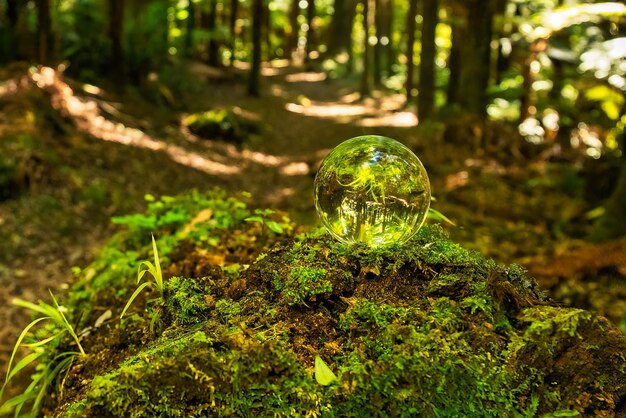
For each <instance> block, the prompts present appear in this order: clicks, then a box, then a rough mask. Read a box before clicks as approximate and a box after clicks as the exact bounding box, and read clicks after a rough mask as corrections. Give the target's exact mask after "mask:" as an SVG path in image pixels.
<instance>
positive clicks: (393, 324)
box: [46, 197, 626, 417]
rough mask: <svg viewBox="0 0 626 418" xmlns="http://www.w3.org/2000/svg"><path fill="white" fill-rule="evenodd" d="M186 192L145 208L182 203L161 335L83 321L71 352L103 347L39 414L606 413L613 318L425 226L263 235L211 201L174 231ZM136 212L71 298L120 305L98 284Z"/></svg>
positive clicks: (141, 251) (611, 399) (617, 362)
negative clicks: (552, 294)
mask: <svg viewBox="0 0 626 418" xmlns="http://www.w3.org/2000/svg"><path fill="white" fill-rule="evenodd" d="M192 200H193V201H194V202H197V201H199V200H201V201H206V200H207V199H205V198H202V197H196V198H194V199H192ZM176 202H177V203H176ZM189 202H190V201H189V200H188V198H185V197H183V198H177V199H175V201H172V202H167V203H166V204H165V205H170V206H169V207H168V208H167V209H165V208H161V209H159V211H160V212H159V213H160V214H161V215H163V213H164V212H162V210H166V211H169V212H174V213H183V210H182V209H176V206H177V205H182V206H183V207H186V208H187V209H185V213H187V220H188V221H186V222H182V223H179V224H177V226H176V227H174V226H173V225H174V224H172V223H171V222H169V221H168V223H167V225H166V224H161V227H159V228H163V229H161V234H160V237H159V239H160V240H161V241H160V242H162V243H163V246H164V247H165V251H164V253H165V256H164V258H163V259H164V262H163V263H164V269H165V271H166V272H175V273H176V274H172V276H173V277H172V278H170V279H169V280H168V281H166V291H165V293H164V299H165V302H164V309H163V310H162V311H161V312H162V313H161V314H160V320H161V322H162V324H161V330H162V332H156V333H153V332H149V330H148V327H149V324H148V321H141V320H139V321H135V322H133V324H132V326H130V325H124V326H119V325H117V326H115V327H113V326H111V327H109V328H107V329H104V328H101V329H97V330H94V332H93V333H92V334H90V335H89V336H86V337H85V339H86V341H85V344H86V346H88V347H89V349H90V350H91V351H90V353H92V354H91V355H92V357H88V358H93V359H97V358H105V357H106V356H109V357H110V356H111V355H112V354H113V356H112V357H113V360H111V361H110V362H109V363H108V366H106V367H104V366H98V365H97V363H96V362H95V361H94V362H93V364H92V363H89V362H87V363H85V364H82V365H79V367H74V368H72V370H71V371H70V373H69V375H68V377H67V379H66V380H65V382H66V383H65V386H64V388H63V392H62V393H59V394H57V395H56V397H54V398H53V397H51V398H50V399H49V400H48V403H47V408H48V410H47V411H46V412H47V413H49V414H50V415H55V416H64V415H65V416H124V417H132V416H254V415H258V416H273V415H276V416H328V417H333V416H337V417H339V416H341V417H344V416H356V415H360V416H424V417H438V416H441V417H448V416H467V417H472V416H481V417H483V416H494V417H499V416H538V415H539V416H540V415H542V414H553V415H554V416H563V414H565V415H567V414H571V413H574V412H576V413H579V414H582V415H585V416H587V415H591V416H592V415H594V414H596V413H605V412H607V411H608V412H611V413H612V412H616V411H618V410H619V409H620V408H623V405H624V402H625V399H626V389H625V386H624V384H623V382H624V381H626V370H625V366H624V354H623V353H624V352H626V338H625V337H624V336H623V335H622V334H621V333H620V332H619V331H618V330H616V329H615V328H613V327H612V326H611V325H609V324H608V322H606V321H604V320H602V319H601V318H598V317H597V316H595V315H593V314H591V313H589V312H586V311H581V310H576V309H570V308H566V307H559V306H555V305H554V304H553V303H552V302H550V301H549V300H546V299H545V298H544V297H543V294H542V292H541V291H540V290H539V289H538V288H537V287H536V285H535V284H534V282H533V281H532V279H530V278H528V277H526V276H525V274H524V271H523V269H522V268H521V267H519V266H498V265H496V264H495V263H494V262H493V261H491V260H488V259H485V258H483V257H481V256H480V255H478V254H476V253H472V252H469V251H466V250H465V249H463V248H461V247H459V246H458V245H456V244H454V243H452V242H450V241H449V240H448V238H447V237H446V236H445V234H444V233H443V231H442V230H441V229H440V228H438V227H432V226H426V227H424V228H422V230H421V231H420V232H419V233H418V234H417V236H416V237H415V238H413V239H412V240H411V241H410V242H408V243H407V244H406V245H395V246H390V247H387V248H379V249H373V250H372V249H368V248H366V247H364V246H360V245H354V246H344V245H341V244H339V243H337V242H334V241H333V240H331V239H330V238H329V237H328V236H326V235H325V234H322V233H320V232H319V231H314V232H313V233H311V234H310V235H306V234H305V235H302V234H300V235H295V236H290V235H287V236H283V239H282V240H278V241H277V240H275V241H272V242H267V246H265V245H264V244H263V245H261V244H260V243H261V242H263V239H264V238H262V237H263V231H262V228H261V227H260V226H259V225H255V223H249V222H242V221H241V220H242V219H244V218H242V217H241V216H238V215H237V216H234V217H231V218H228V217H227V215H225V214H222V215H220V216H223V218H221V219H222V220H224V219H230V220H235V219H239V220H240V221H239V222H231V221H230V220H229V221H225V222H221V221H220V222H217V220H216V219H215V218H214V216H216V215H215V214H217V213H218V212H219V208H220V207H224V206H221V205H226V204H225V203H214V204H212V205H211V206H210V210H211V212H212V213H211V216H210V217H209V218H208V219H209V220H208V223H211V222H212V221H215V222H213V223H212V224H211V225H206V224H205V223H207V220H206V219H205V220H204V222H203V223H202V224H201V225H200V224H198V225H195V226H194V227H193V228H191V229H190V227H189V226H188V225H190V224H193V219H194V218H195V217H197V216H198V213H202V211H203V210H205V209H203V207H204V208H206V207H207V206H202V205H201V206H199V207H198V206H197V207H195V208H194V210H191V209H190V207H189ZM228 205H230V207H231V208H232V209H234V210H235V211H236V210H243V209H242V207H241V206H239V205H238V204H236V203H234V202H231V203H229V204H228ZM237 208H239V209H237ZM244 208H245V206H244ZM154 212H155V211H154V210H153V212H152V213H154ZM205 213H206V212H205ZM147 216H148V217H149V216H150V209H149V211H148V215H147ZM159 216H160V215H159ZM174 218H176V217H171V218H170V219H174ZM159 219H160V218H159V217H158V216H157V218H156V220H155V222H156V224H159V222H161V221H159ZM133 222H134V221H133ZM177 222H178V221H177ZM140 224H141V223H134V224H133V225H134V226H131V225H129V230H128V231H127V232H122V233H121V234H120V235H119V236H118V237H117V238H115V239H114V240H113V241H111V244H110V246H109V247H108V249H107V250H105V252H104V253H103V255H102V257H103V258H101V259H99V260H98V261H96V263H94V265H93V266H91V267H90V268H87V269H85V271H86V272H89V271H92V272H94V273H85V272H84V273H83V274H84V275H83V276H82V279H81V281H79V283H78V284H77V285H76V286H75V287H74V289H73V291H72V293H71V294H70V298H69V303H68V306H69V307H70V309H71V310H72V311H74V312H76V311H77V309H79V308H80V307H89V306H106V307H108V308H110V309H112V310H113V311H116V310H120V309H121V307H120V305H123V303H124V302H125V300H126V298H119V297H113V296H114V295H116V294H117V293H118V292H120V290H124V292H125V294H126V295H128V294H129V291H130V290H132V288H133V287H132V277H129V278H126V277H120V276H124V275H131V276H132V274H134V273H133V268H134V264H135V263H136V261H135V260H141V259H147V258H148V255H149V252H148V245H147V244H148V243H147V242H145V241H144V238H143V237H140V236H139V235H135V234H138V231H137V228H138V225H140ZM139 230H142V231H143V226H141V227H139ZM198 230H200V231H202V233H198ZM183 232H184V233H183ZM143 233H145V231H143V232H142V235H143ZM205 235H206V236H212V237H215V238H216V239H217V241H216V242H211V243H209V242H208V241H206V240H203V239H202V238H201V237H202V236H205ZM259 246H262V248H259ZM260 254H263V255H262V256H261V255H260ZM106 260H108V261H106ZM107 262H108V264H107ZM105 283H106V284H107V286H105V285H104V284H105ZM78 295H82V296H78ZM86 295H88V296H89V297H90V298H91V299H89V300H85V299H84V298H85V296H86ZM140 313H141V314H142V315H144V316H145V315H146V313H144V312H142V311H140ZM144 319H147V317H145V318H144ZM89 321H93V316H92V319H90V320H89ZM111 341H113V342H115V344H114V345H111ZM318 356H319V357H320V358H322V359H323V361H324V362H325V363H326V364H327V365H328V366H329V367H330V368H331V369H332V370H333V371H334V372H335V374H336V375H337V380H336V381H334V382H333V383H331V384H330V385H328V386H321V385H319V384H318V383H317V382H316V381H315V378H314V376H313V374H314V373H313V370H314V368H313V364H314V359H315V358H316V357H318Z"/></svg>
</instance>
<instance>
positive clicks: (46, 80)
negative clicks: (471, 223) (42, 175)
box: [0, 67, 416, 370]
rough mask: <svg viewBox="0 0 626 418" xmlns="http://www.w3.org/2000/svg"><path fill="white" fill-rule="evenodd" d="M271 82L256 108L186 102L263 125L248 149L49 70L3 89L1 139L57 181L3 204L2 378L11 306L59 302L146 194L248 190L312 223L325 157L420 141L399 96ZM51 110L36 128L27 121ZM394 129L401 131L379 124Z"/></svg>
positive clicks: (226, 96)
mask: <svg viewBox="0 0 626 418" xmlns="http://www.w3.org/2000/svg"><path fill="white" fill-rule="evenodd" d="M201 70H202V68H201ZM264 73H265V75H266V76H265V78H264V83H265V87H266V88H265V91H264V94H263V96H262V97H261V98H250V97H249V96H247V95H246V93H245V83H241V82H236V81H233V82H218V83H215V82H210V83H200V87H199V93H198V94H197V95H194V96H191V97H188V98H186V99H185V100H186V102H185V103H186V105H187V107H188V108H190V109H191V110H193V111H204V110H208V109H210V108H211V107H215V106H226V107H235V106H236V107H238V108H239V109H241V111H242V112H244V113H245V114H246V115H248V116H250V117H252V118H253V119H256V120H258V121H259V122H260V124H261V125H262V131H261V133H260V134H259V135H255V136H254V137H252V138H251V140H250V143H249V144H248V145H246V146H245V147H243V148H238V147H236V146H234V145H232V144H227V143H224V142H219V141H206V140H201V139H199V138H197V137H194V136H193V135H190V134H189V133H188V132H185V130H184V129H181V127H180V124H179V123H178V117H177V116H172V115H171V114H164V113H163V112H162V110H161V109H157V108H154V107H151V106H150V105H149V104H147V103H140V104H139V105H137V103H135V102H133V101H129V102H125V101H124V100H121V101H118V100H116V98H115V97H111V96H109V95H107V94H105V93H102V92H100V91H98V90H99V89H95V88H94V87H93V86H91V87H90V88H89V89H87V90H89V91H85V90H84V89H81V87H80V86H79V85H78V84H76V83H72V82H71V81H69V80H65V79H64V78H63V77H61V76H60V74H58V73H57V72H55V71H53V70H52V69H47V68H43V69H40V70H39V71H37V72H34V73H30V74H29V75H28V76H22V77H19V78H17V79H16V80H17V81H16V82H15V83H13V84H11V82H10V81H11V80H9V81H8V82H6V83H4V84H3V86H4V87H5V90H2V89H0V102H2V104H3V111H4V112H3V113H2V114H1V115H0V127H1V128H2V134H3V135H4V136H6V137H12V136H16V135H18V136H20V135H21V136H28V137H32V138H33V139H34V141H38V142H39V141H40V142H41V143H43V144H44V145H43V147H44V151H42V152H52V153H54V154H55V156H56V157H55V158H57V161H56V163H54V164H48V165H50V167H48V165H46V164H43V165H44V166H45V167H46V169H47V171H45V172H46V176H47V178H48V179H49V178H54V179H55V180H54V181H52V180H51V181H48V180H46V181H42V182H41V183H35V182H34V183H33V186H32V187H30V186H29V188H28V190H26V191H25V193H22V194H21V195H20V196H19V197H17V198H16V199H11V200H8V201H5V202H0V226H2V231H0V232H1V233H2V237H1V238H3V239H4V241H5V242H4V245H5V246H6V250H5V251H4V252H3V257H0V285H1V286H0V288H1V290H0V304H2V305H3V306H4V307H5V309H3V310H2V312H0V324H2V327H1V328H0V370H4V369H5V364H6V362H7V359H8V355H9V354H10V351H11V349H12V345H13V342H14V341H15V340H16V338H17V335H18V333H19V331H20V330H21V329H22V328H23V327H24V326H25V325H26V324H27V323H28V320H29V313H28V312H24V311H23V310H21V309H18V308H16V307H14V306H13V305H12V304H11V302H10V301H11V299H12V298H14V297H20V298H24V299H27V300H31V301H36V300H38V299H42V300H46V301H47V300H49V294H48V289H51V290H52V291H53V292H54V293H55V294H57V295H59V294H61V295H62V293H63V291H64V290H63V289H66V288H67V286H68V285H69V284H70V283H71V281H72V277H73V276H72V274H71V271H70V270H71V268H72V266H80V267H84V266H85V265H86V264H88V263H89V261H90V260H91V259H92V257H93V256H94V255H95V254H96V253H97V251H98V249H99V248H100V246H101V245H102V244H103V243H104V242H105V241H106V239H108V237H110V235H111V234H112V233H113V231H114V227H112V226H111V224H110V223H109V218H110V217H111V216H113V215H119V214H124V213H128V212H133V211H138V210H142V209H143V207H144V206H145V202H144V200H143V196H144V195H145V194H153V195H162V194H177V193H181V192H184V191H185V190H190V189H194V188H195V189H199V190H206V189H211V188H213V187H221V188H225V189H227V190H229V191H233V192H238V191H247V192H250V193H251V194H252V198H251V202H250V204H251V205H253V206H265V207H273V208H279V209H283V210H286V211H289V212H290V213H292V214H293V217H294V218H296V219H297V220H298V221H300V222H303V223H308V224H311V223H314V222H316V219H315V215H314V207H313V199H312V184H313V178H314V172H315V169H316V167H317V164H318V163H319V161H320V160H321V159H322V158H323V157H324V155H325V154H326V153H327V152H328V150H329V149H330V148H332V147H333V146H335V145H336V144H338V143H339V142H341V141H343V140H345V139H348V138H351V137H353V136H357V135H362V134H366V133H368V134H369V133H376V134H383V135H388V136H392V137H395V138H398V139H400V140H403V139H409V140H413V141H415V137H414V136H411V131H412V130H414V129H413V126H414V125H415V124H416V120H415V117H414V116H413V115H412V114H410V113H409V112H402V111H400V107H401V104H402V103H401V100H399V98H398V97H384V98H380V99H368V100H366V101H364V102H359V101H358V100H357V99H358V97H356V96H355V94H354V92H353V90H351V89H350V88H349V87H345V86H340V85H338V84H337V83H335V82H331V81H328V80H325V76H324V74H323V73H313V72H299V71H298V70H291V69H288V68H269V67H268V68H265V69H264ZM199 77H201V74H200V75H199ZM68 83H69V84H68ZM7 86H13V87H15V88H14V89H8V87H7ZM19 86H21V87H19ZM13 96H15V97H13ZM46 101H49V104H48V103H45V102H46ZM50 105H51V106H50ZM47 106H50V109H47V110H44V111H42V114H43V116H42V117H41V119H42V120H40V121H38V122H37V123H34V124H33V123H32V121H30V122H29V120H28V119H27V118H26V117H25V116H24V114H25V112H30V108H40V107H43V108H44V109H46V107H47ZM389 123H395V124H397V125H399V126H397V127H389V126H387V127H378V126H376V125H381V124H382V125H384V124H389ZM26 126H29V128H25V127H26ZM21 136H20V137H21ZM55 164H57V165H58V166H55ZM48 169H49V170H48ZM67 173H69V175H68V174H67ZM81 199H82V200H86V203H85V202H84V201H82V200H81Z"/></svg>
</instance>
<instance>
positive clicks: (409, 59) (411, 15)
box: [404, 0, 417, 104]
mask: <svg viewBox="0 0 626 418" xmlns="http://www.w3.org/2000/svg"><path fill="white" fill-rule="evenodd" d="M416 15H417V0H409V12H408V13H407V15H406V31H407V40H406V83H405V85H404V88H405V90H406V103H407V104H408V103H409V102H410V101H411V98H412V97H413V93H412V90H413V69H414V67H415V65H414V64H413V54H414V50H415V16H416Z"/></svg>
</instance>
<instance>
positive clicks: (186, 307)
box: [163, 277, 209, 325]
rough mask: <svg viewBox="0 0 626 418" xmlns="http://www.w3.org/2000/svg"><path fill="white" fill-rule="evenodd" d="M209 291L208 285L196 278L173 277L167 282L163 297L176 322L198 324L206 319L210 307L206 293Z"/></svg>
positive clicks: (176, 323)
mask: <svg viewBox="0 0 626 418" xmlns="http://www.w3.org/2000/svg"><path fill="white" fill-rule="evenodd" d="M207 293H208V291H207V289H206V287H205V286H203V285H202V283H201V282H199V281H196V280H191V279H187V278H184V277H172V278H171V279H170V280H168V281H167V282H165V290H164V293H163V299H164V301H165V307H166V309H167V312H168V313H169V314H170V315H171V316H172V317H173V322H174V324H175V325H190V324H197V323H199V322H202V321H203V320H204V319H206V318H207V316H208V311H209V307H208V306H207V304H206V301H205V297H204V295H206V294H207Z"/></svg>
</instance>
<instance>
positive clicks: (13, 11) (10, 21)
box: [2, 0, 19, 63]
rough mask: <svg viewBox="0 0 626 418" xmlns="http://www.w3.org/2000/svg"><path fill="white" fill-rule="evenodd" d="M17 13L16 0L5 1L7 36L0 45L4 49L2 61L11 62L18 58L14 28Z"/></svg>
mask: <svg viewBox="0 0 626 418" xmlns="http://www.w3.org/2000/svg"><path fill="white" fill-rule="evenodd" d="M18 15H19V8H18V0H7V2H6V16H7V19H6V21H7V38H6V44H5V45H2V49H3V51H4V55H5V56H4V57H2V62H5V63H7V62H11V61H13V60H15V59H19V50H18V47H17V45H18V41H17V37H16V34H15V28H16V26H17V19H18Z"/></svg>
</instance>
